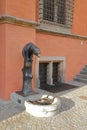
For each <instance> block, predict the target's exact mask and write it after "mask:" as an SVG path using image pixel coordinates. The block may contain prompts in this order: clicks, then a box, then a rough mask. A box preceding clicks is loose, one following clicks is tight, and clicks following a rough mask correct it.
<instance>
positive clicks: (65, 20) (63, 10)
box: [39, 0, 74, 27]
mask: <svg viewBox="0 0 87 130" xmlns="http://www.w3.org/2000/svg"><path fill="white" fill-rule="evenodd" d="M73 1H74V0H39V20H40V22H50V23H52V24H60V25H65V26H67V27H71V26H72V17H73V5H74V2H73Z"/></svg>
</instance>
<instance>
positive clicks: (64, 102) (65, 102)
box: [59, 97, 75, 112]
mask: <svg viewBox="0 0 87 130" xmlns="http://www.w3.org/2000/svg"><path fill="white" fill-rule="evenodd" d="M59 99H60V101H61V108H60V112H63V111H68V110H69V109H71V108H72V107H74V106H75V102H74V101H72V100H71V99H68V98H64V97H59Z"/></svg>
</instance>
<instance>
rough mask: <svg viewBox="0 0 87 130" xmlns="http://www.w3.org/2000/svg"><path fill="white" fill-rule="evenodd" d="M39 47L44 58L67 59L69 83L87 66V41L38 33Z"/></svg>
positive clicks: (67, 78)
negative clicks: (63, 57)
mask: <svg viewBox="0 0 87 130" xmlns="http://www.w3.org/2000/svg"><path fill="white" fill-rule="evenodd" d="M82 42H83V45H81V43H82ZM37 45H38V47H39V48H40V49H41V55H42V56H65V57H66V80H67V81H70V80H72V79H73V77H74V76H75V75H76V74H77V73H78V72H79V71H80V70H81V69H82V67H83V66H84V65H85V64H87V41H84V40H78V39H73V38H67V37H60V36H53V35H49V34H45V33H42V34H41V33H38V34H37Z"/></svg>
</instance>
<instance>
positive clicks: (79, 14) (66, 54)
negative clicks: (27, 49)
mask: <svg viewBox="0 0 87 130" xmlns="http://www.w3.org/2000/svg"><path fill="white" fill-rule="evenodd" d="M86 3H87V1H86V0H83V1H82V2H81V0H67V1H65V0H50V1H49V0H26V1H25V0H18V1H15V0H0V45H1V47H0V57H1V58H0V98H3V99H6V100H7V99H9V98H10V94H11V93H12V92H15V91H20V90H21V89H22V71H21V69H22V68H23V57H22V53H21V52H22V48H23V47H24V45H25V44H26V43H28V42H33V43H34V44H36V45H37V46H38V47H39V48H40V50H41V57H40V59H39V60H38V59H37V58H36V57H35V56H34V58H33V59H34V61H33V80H32V86H33V89H34V87H39V86H40V83H42V80H41V81H40V69H41V68H42V70H43V69H44V70H45V69H46V74H44V75H45V76H46V79H44V82H47V83H48V84H53V83H54V82H55V80H61V81H62V82H65V81H70V80H72V79H73V78H74V77H75V75H76V74H77V73H79V71H80V70H81V69H82V67H83V66H84V65H86V64H87V29H86V27H87V17H86V13H87V7H86ZM56 67H58V68H59V70H58V74H59V79H55V76H53V75H55V74H54V70H55V69H56ZM53 69H54V70H53ZM56 75H57V73H56ZM43 78H44V77H43Z"/></svg>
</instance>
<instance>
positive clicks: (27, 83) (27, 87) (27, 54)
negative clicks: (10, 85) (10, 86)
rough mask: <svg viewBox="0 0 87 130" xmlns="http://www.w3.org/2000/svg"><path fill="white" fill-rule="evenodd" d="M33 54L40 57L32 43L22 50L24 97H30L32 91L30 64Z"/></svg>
mask: <svg viewBox="0 0 87 130" xmlns="http://www.w3.org/2000/svg"><path fill="white" fill-rule="evenodd" d="M33 54H35V55H36V56H39V55H40V49H39V48H37V47H36V46H35V45H34V44H33V43H28V44H27V45H25V47H24V48H23V50H22V55H23V57H24V67H23V69H22V71H23V88H22V93H23V94H24V95H25V96H28V95H31V94H32V93H33V91H32V77H33V76H32V62H33Z"/></svg>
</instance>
